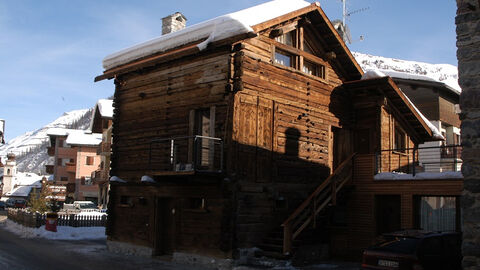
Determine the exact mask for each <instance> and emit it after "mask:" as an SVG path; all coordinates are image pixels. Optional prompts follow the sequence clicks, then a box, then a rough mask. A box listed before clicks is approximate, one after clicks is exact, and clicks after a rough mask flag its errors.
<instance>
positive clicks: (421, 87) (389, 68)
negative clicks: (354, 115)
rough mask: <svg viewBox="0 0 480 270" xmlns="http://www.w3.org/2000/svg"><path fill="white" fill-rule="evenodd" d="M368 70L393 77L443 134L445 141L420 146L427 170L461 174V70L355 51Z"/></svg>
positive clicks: (445, 65) (362, 64)
mask: <svg viewBox="0 0 480 270" xmlns="http://www.w3.org/2000/svg"><path fill="white" fill-rule="evenodd" d="M354 56H355V58H356V60H357V61H358V62H359V64H360V65H361V67H362V69H363V70H364V71H367V70H376V71H380V72H382V73H383V74H385V75H388V76H390V77H392V79H393V80H394V81H395V83H396V84H397V85H398V87H399V88H400V89H401V90H402V92H403V93H404V94H405V95H406V96H407V97H408V98H409V99H410V100H411V101H412V103H413V104H414V105H415V106H416V107H417V108H418V109H419V110H420V111H421V112H422V114H423V115H424V116H425V117H426V118H427V119H428V120H429V121H430V122H431V123H432V124H433V125H434V126H435V127H436V128H437V129H438V130H439V131H440V132H441V134H442V135H443V137H444V138H445V140H442V141H436V142H427V143H425V144H421V145H419V146H418V147H419V148H423V149H421V150H420V151H419V161H420V162H421V164H422V166H423V168H424V170H425V171H428V172H442V171H452V170H454V171H460V167H461V165H462V160H461V159H460V155H461V147H459V145H460V143H461V142H460V118H459V113H460V109H459V102H460V93H461V88H460V86H459V85H458V82H457V78H458V73H457V68H456V67H455V66H452V65H447V64H429V63H422V62H416V61H407V60H401V59H392V58H387V57H382V56H373V55H368V54H362V53H358V52H355V53H354Z"/></svg>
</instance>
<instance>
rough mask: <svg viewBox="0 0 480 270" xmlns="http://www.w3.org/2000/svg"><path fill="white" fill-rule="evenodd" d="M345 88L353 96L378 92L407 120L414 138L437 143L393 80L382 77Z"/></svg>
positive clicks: (352, 82)
mask: <svg viewBox="0 0 480 270" xmlns="http://www.w3.org/2000/svg"><path fill="white" fill-rule="evenodd" d="M343 86H344V88H345V89H347V90H349V91H350V92H351V93H352V94H353V95H354V94H355V91H361V90H364V91H368V92H372V93H373V92H378V93H381V94H383V95H384V96H385V97H386V98H387V99H388V100H389V101H390V102H391V104H393V106H394V107H395V109H396V110H397V111H398V112H399V114H400V117H403V118H404V119H405V122H406V123H408V125H409V127H411V130H412V131H414V133H415V134H413V135H414V138H416V139H417V142H418V143H423V142H426V141H437V140H440V139H436V138H434V136H433V135H434V134H433V132H432V130H431V129H430V127H429V126H428V124H427V123H426V122H425V120H424V119H423V118H422V116H420V114H419V112H418V111H417V109H415V107H414V105H413V104H412V103H411V102H410V101H409V100H408V99H407V97H406V96H405V95H404V94H403V92H402V91H401V90H400V89H399V88H398V86H397V85H396V84H395V82H394V81H393V79H392V78H390V77H381V78H374V79H367V80H357V81H350V82H346V83H344V84H343Z"/></svg>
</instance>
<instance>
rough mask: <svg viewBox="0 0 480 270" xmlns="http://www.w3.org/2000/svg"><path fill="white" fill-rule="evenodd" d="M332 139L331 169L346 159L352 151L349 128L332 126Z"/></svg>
mask: <svg viewBox="0 0 480 270" xmlns="http://www.w3.org/2000/svg"><path fill="white" fill-rule="evenodd" d="M331 134H332V139H331V144H332V147H331V149H332V150H333V151H332V153H331V155H332V160H333V164H332V168H333V171H335V169H336V168H337V167H338V165H340V164H341V163H342V162H343V161H345V159H347V158H348V157H349V156H350V155H351V154H352V153H353V149H352V140H351V137H350V136H351V133H350V130H349V129H345V128H336V127H332V132H331Z"/></svg>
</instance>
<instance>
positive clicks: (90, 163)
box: [85, 157, 93, 165]
mask: <svg viewBox="0 0 480 270" xmlns="http://www.w3.org/2000/svg"><path fill="white" fill-rule="evenodd" d="M85 164H86V165H93V157H87V159H86V163H85Z"/></svg>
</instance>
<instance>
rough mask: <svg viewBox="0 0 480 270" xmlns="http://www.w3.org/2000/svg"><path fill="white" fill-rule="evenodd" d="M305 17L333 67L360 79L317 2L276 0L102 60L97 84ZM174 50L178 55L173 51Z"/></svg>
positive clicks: (349, 77) (193, 26) (352, 61)
mask: <svg viewBox="0 0 480 270" xmlns="http://www.w3.org/2000/svg"><path fill="white" fill-rule="evenodd" d="M305 14H312V16H311V17H312V19H313V22H312V26H313V27H315V29H317V30H318V33H319V36H321V38H322V39H325V43H326V44H327V45H328V46H329V50H331V51H332V52H333V53H334V54H335V55H336V60H334V61H333V62H335V63H336V64H334V66H335V67H336V68H339V70H341V71H342V72H344V73H345V74H346V75H347V79H348V80H355V79H360V77H361V75H362V74H363V71H362V69H361V68H360V66H359V65H358V63H357V62H356V60H355V59H354V57H353V55H352V54H351V52H350V50H349V49H348V48H347V46H346V45H345V43H344V42H343V40H342V38H341V37H340V36H339V35H338V33H337V31H336V30H335V28H334V27H333V25H332V24H331V22H330V21H329V19H328V17H327V16H326V15H325V13H324V12H323V10H322V9H321V8H320V4H319V3H318V2H315V3H313V4H310V3H309V2H306V1H303V0H274V1H270V2H267V3H264V4H261V5H257V6H254V7H251V8H247V9H244V10H240V11H237V12H234V13H230V14H227V15H223V16H220V17H217V18H214V19H211V20H208V21H205V22H202V23H199V24H195V25H192V26H189V27H186V28H184V29H182V30H180V31H177V32H174V33H170V34H167V35H164V36H161V37H158V38H155V39H152V40H150V41H147V42H143V43H140V44H138V45H135V46H133V47H130V48H127V49H124V50H121V51H119V52H116V53H113V54H111V55H108V56H107V57H105V59H104V60H103V67H104V68H105V71H104V74H103V75H100V76H97V77H96V78H95V81H99V80H103V79H107V78H113V76H115V75H117V74H122V73H126V72H130V71H133V70H135V69H137V68H139V66H138V65H139V64H141V65H142V66H148V65H151V64H152V63H153V62H158V61H160V60H159V59H161V57H165V58H167V59H168V57H173V56H172V55H173V54H175V53H177V54H179V55H182V56H183V55H188V54H193V53H195V52H198V51H201V50H204V49H205V48H206V47H207V45H209V44H211V43H214V44H215V42H220V43H221V41H225V40H229V39H235V38H237V39H236V40H229V42H230V43H232V42H234V41H238V40H241V39H244V38H247V37H253V36H256V35H257V34H258V33H259V32H261V31H262V30H265V29H266V28H268V27H272V26H275V25H276V24H279V23H281V22H284V21H287V20H289V19H292V18H295V17H298V16H301V15H305ZM182 46H183V47H182ZM175 48H177V51H173V49H175ZM132 63H134V64H132Z"/></svg>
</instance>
